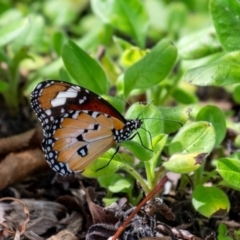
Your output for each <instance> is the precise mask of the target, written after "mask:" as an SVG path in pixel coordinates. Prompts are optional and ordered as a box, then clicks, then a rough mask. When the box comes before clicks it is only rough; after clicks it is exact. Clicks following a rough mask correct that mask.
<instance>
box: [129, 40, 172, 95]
mask: <svg viewBox="0 0 240 240" xmlns="http://www.w3.org/2000/svg"><path fill="white" fill-rule="evenodd" d="M176 57H177V50H176V48H175V46H174V45H173V44H172V43H171V42H169V41H168V40H166V39H164V40H162V41H160V42H159V43H157V44H156V45H155V46H154V47H153V49H152V50H151V51H150V52H149V53H148V54H147V55H146V56H145V57H144V58H142V59H141V60H139V61H138V62H136V63H135V64H133V65H132V66H131V67H130V68H128V69H127V70H126V72H125V75H124V84H125V85H124V92H125V96H127V95H128V94H129V93H130V92H131V90H133V89H135V88H139V89H146V88H149V87H152V86H154V85H156V84H158V83H159V82H161V81H162V80H163V79H164V78H166V77H167V75H168V74H169V73H170V71H171V70H172V68H173V66H174V63H175V60H176Z"/></svg>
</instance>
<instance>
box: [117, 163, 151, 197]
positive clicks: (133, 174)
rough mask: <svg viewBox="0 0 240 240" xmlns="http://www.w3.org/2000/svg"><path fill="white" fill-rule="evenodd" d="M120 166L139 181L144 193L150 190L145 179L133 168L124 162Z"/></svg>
mask: <svg viewBox="0 0 240 240" xmlns="http://www.w3.org/2000/svg"><path fill="white" fill-rule="evenodd" d="M121 168H122V169H124V170H125V171H126V172H128V173H129V174H131V175H132V176H133V177H134V178H135V179H136V180H137V181H138V182H139V184H140V185H141V187H142V189H143V191H144V192H145V194H148V193H149V192H150V191H151V190H150V188H149V187H148V185H147V183H146V181H145V180H144V179H143V178H142V177H141V175H140V174H139V173H138V172H137V171H135V169H134V168H132V167H130V166H129V165H127V164H124V165H123V166H122V167H121Z"/></svg>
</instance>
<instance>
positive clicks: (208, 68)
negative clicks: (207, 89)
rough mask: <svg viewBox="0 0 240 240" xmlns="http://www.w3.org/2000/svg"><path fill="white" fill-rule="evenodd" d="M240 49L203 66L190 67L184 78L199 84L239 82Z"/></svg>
mask: <svg viewBox="0 0 240 240" xmlns="http://www.w3.org/2000/svg"><path fill="white" fill-rule="evenodd" d="M239 79H240V51H236V52H231V53H227V54H225V55H224V56H223V57H221V58H220V59H218V60H216V61H214V62H213V63H210V64H208V65H205V66H201V67H197V68H193V69H190V70H188V71H187V72H186V74H185V76H184V80H185V81H187V82H189V83H191V84H196V85H199V86H210V85H213V86H225V85H229V84H235V83H239V82H240V80H239Z"/></svg>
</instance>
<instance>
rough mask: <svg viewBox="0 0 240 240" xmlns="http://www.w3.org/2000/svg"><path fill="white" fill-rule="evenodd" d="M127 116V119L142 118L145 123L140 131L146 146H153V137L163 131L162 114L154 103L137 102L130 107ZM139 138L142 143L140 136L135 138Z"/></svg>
mask: <svg viewBox="0 0 240 240" xmlns="http://www.w3.org/2000/svg"><path fill="white" fill-rule="evenodd" d="M125 117H126V118H127V119H142V121H143V124H142V126H141V128H140V129H139V130H138V132H139V134H140V136H141V140H142V142H143V144H145V147H148V148H151V147H152V143H151V141H152V140H153V138H154V137H155V136H157V135H159V134H160V133H162V132H163V126H164V125H163V118H162V114H161V112H160V111H159V109H158V108H157V107H155V106H154V105H153V104H150V105H143V104H139V103H135V104H133V105H132V106H131V107H130V108H129V109H128V111H127V113H126V116H125ZM137 139H138V142H139V143H141V142H140V141H139V137H138V136H136V137H135V138H134V140H137Z"/></svg>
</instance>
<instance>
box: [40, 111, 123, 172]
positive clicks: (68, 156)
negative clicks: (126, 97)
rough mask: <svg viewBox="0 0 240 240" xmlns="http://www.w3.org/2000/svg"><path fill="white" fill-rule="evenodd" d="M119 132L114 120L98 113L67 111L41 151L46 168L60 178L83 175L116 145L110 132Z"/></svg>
mask: <svg viewBox="0 0 240 240" xmlns="http://www.w3.org/2000/svg"><path fill="white" fill-rule="evenodd" d="M116 127H117V128H123V123H122V122H121V121H119V120H118V119H116V118H114V117H112V116H110V115H107V114H103V113H99V112H92V111H74V110H70V111H68V112H66V113H64V114H62V115H61V116H60V118H58V119H56V120H55V121H54V122H53V124H52V127H51V129H50V130H49V131H48V136H47V137H45V138H44V141H43V150H44V152H45V155H46V159H47V161H48V163H49V164H50V166H51V167H52V168H53V169H54V170H55V171H57V172H59V173H60V174H61V175H64V176H66V175H69V174H71V173H73V172H79V171H83V170H84V169H85V167H86V166H88V165H89V164H90V163H92V162H93V161H94V160H95V159H97V158H98V157H99V156H100V155H102V154H103V153H104V152H105V151H107V150H108V149H109V148H111V147H112V146H113V145H115V144H116V141H115V138H114V135H113V129H115V128H116Z"/></svg>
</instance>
